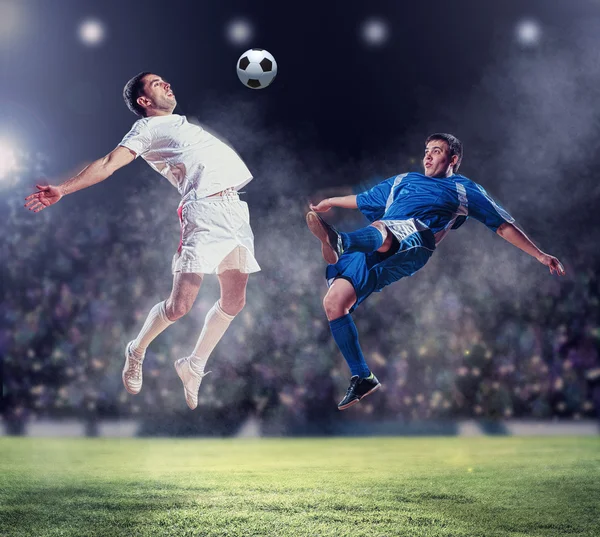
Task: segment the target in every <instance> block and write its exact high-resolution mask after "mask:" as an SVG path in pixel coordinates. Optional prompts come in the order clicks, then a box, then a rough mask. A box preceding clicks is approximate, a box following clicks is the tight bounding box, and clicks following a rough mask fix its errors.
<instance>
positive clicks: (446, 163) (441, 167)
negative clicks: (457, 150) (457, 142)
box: [423, 140, 458, 177]
mask: <svg viewBox="0 0 600 537" xmlns="http://www.w3.org/2000/svg"><path fill="white" fill-rule="evenodd" d="M457 160H458V157H457V156H456V155H455V156H453V157H450V147H448V144H447V143H446V142H445V141H444V140H431V142H429V143H428V144H427V145H426V146H425V156H424V157H423V168H425V175H426V176H427V177H449V176H450V175H452V167H453V166H454V164H456V161H457Z"/></svg>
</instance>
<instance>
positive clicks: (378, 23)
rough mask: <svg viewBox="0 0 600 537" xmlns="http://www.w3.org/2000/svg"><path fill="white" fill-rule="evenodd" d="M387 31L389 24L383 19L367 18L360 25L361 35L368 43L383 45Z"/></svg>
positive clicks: (387, 35)
mask: <svg viewBox="0 0 600 537" xmlns="http://www.w3.org/2000/svg"><path fill="white" fill-rule="evenodd" d="M389 33H390V32H389V26H388V24H387V23H386V22H385V21H384V20H383V19H368V20H366V21H365V22H364V23H363V25H362V27H361V36H362V38H363V40H364V41H365V42H366V43H367V44H369V45H383V44H384V43H385V42H386V41H387V39H388V37H389Z"/></svg>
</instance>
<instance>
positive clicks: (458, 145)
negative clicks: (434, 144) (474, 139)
mask: <svg viewBox="0 0 600 537" xmlns="http://www.w3.org/2000/svg"><path fill="white" fill-rule="evenodd" d="M432 140H443V141H444V142H446V143H447V144H448V148H449V149H450V158H452V157H453V156H454V155H457V156H458V160H457V161H456V164H455V165H454V167H453V169H452V171H453V172H454V173H456V172H457V171H458V168H459V167H460V163H461V162H462V157H463V146H462V142H461V141H460V140H459V139H458V138H457V137H456V136H454V135H453V134H447V133H445V132H436V133H435V134H430V135H429V136H428V137H427V140H425V145H427V144H428V143H429V142H431V141H432Z"/></svg>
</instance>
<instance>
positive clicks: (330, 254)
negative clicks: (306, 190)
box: [306, 211, 344, 265]
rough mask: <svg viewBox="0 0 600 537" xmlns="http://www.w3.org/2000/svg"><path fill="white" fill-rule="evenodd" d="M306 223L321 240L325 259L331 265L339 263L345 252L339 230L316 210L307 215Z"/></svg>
mask: <svg viewBox="0 0 600 537" xmlns="http://www.w3.org/2000/svg"><path fill="white" fill-rule="evenodd" d="M306 223H307V224H308V229H310V232H311V233H312V234H313V235H314V236H315V237H317V239H319V240H320V241H321V253H322V254H323V259H325V261H327V263H329V264H330V265H334V264H335V263H337V262H338V259H339V258H340V256H341V255H342V254H343V253H344V247H343V246H342V238H341V237H340V234H339V233H338V232H337V230H336V229H335V228H334V227H333V226H332V225H330V224H328V223H327V222H325V220H323V219H322V218H321V217H320V216H319V215H318V214H317V213H315V212H314V211H310V212H309V213H308V214H307V215H306Z"/></svg>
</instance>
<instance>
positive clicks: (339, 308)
mask: <svg viewBox="0 0 600 537" xmlns="http://www.w3.org/2000/svg"><path fill="white" fill-rule="evenodd" d="M323 309H324V310H325V315H326V316H327V318H328V319H329V320H330V321H332V320H334V319H338V318H339V317H343V316H344V315H345V314H346V313H348V312H347V311H345V308H344V305H343V304H342V300H341V297H340V296H338V295H337V293H332V292H328V293H327V294H326V295H325V298H323Z"/></svg>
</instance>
